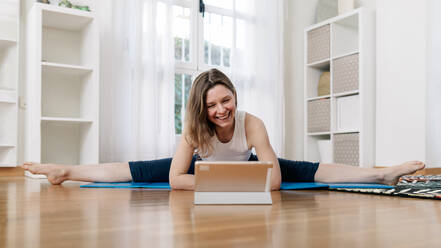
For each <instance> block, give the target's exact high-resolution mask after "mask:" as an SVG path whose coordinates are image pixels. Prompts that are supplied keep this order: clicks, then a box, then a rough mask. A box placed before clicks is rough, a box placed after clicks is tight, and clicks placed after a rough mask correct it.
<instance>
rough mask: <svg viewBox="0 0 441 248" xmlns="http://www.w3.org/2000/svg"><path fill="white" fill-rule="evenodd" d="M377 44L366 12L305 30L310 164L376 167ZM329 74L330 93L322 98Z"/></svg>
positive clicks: (372, 21) (306, 139)
mask: <svg viewBox="0 0 441 248" xmlns="http://www.w3.org/2000/svg"><path fill="white" fill-rule="evenodd" d="M375 40H376V39H375V15H374V14H373V13H371V12H370V11H368V10H366V9H363V8H359V9H356V10H354V11H352V12H349V13H346V14H344V15H340V16H337V17H334V18H331V19H329V20H327V21H324V22H321V23H318V24H316V25H313V26H310V27H307V28H305V53H304V54H305V67H304V70H305V72H304V75H305V82H304V83H305V93H304V96H305V110H304V114H305V118H304V119H305V125H304V128H305V131H304V133H305V137H304V145H305V146H304V147H305V149H304V151H305V153H304V156H305V160H309V161H320V162H334V163H345V164H351V165H356V166H361V167H373V166H374V161H375V152H374V151H375V150H374V145H375V143H374V141H375V140H374V137H375ZM325 71H329V72H330V75H331V76H330V94H329V95H324V96H319V95H318V89H317V88H318V82H319V78H320V76H321V75H322V73H323V72H325ZM321 141H324V143H327V144H328V145H324V146H322V147H321V148H319V146H321V145H319V144H320V143H321V144H323V143H322V142H321ZM324 148H325V149H324ZM326 148H327V149H326ZM320 151H321V152H320ZM326 154H328V155H329V154H330V155H331V156H326Z"/></svg>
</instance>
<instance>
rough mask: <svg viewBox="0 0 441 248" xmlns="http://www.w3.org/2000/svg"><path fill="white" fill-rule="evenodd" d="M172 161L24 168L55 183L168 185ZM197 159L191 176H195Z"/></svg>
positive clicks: (29, 165)
mask: <svg viewBox="0 0 441 248" xmlns="http://www.w3.org/2000/svg"><path fill="white" fill-rule="evenodd" d="M171 161H172V158H164V159H156V160H150V161H136V162H128V163H106V164H96V165H58V164H38V163H27V162H26V163H24V164H23V165H22V167H23V168H24V169H25V170H28V171H30V172H31V173H33V174H42V175H46V176H47V179H48V180H49V182H50V183H52V184H60V183H62V182H64V181H66V180H72V181H84V182H128V181H134V182H168V176H169V171H170V166H171ZM195 161H196V156H194V157H193V159H192V161H191V164H190V167H189V169H188V173H189V174H194V163H195Z"/></svg>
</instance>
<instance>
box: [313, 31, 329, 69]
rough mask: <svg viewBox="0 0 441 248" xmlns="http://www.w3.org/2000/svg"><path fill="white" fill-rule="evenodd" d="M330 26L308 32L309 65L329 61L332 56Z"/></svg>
mask: <svg viewBox="0 0 441 248" xmlns="http://www.w3.org/2000/svg"><path fill="white" fill-rule="evenodd" d="M329 51H330V25H329V24H328V25H325V26H323V27H319V28H316V29H313V30H311V31H308V63H314V62H317V61H320V60H324V59H328V58H329V54H330V52H329Z"/></svg>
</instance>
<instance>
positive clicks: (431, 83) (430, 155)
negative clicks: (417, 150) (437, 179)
mask: <svg viewBox="0 0 441 248" xmlns="http://www.w3.org/2000/svg"><path fill="white" fill-rule="evenodd" d="M428 12H429V13H428V15H427V16H428V28H427V31H428V43H427V101H426V106H427V126H426V131H427V133H426V149H427V150H426V163H427V165H428V166H429V167H440V166H441V152H440V151H441V149H440V148H441V1H439V0H429V3H428Z"/></svg>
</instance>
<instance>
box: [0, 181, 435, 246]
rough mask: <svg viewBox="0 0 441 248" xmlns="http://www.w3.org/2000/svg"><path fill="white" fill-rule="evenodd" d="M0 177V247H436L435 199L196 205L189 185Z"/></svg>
mask: <svg viewBox="0 0 441 248" xmlns="http://www.w3.org/2000/svg"><path fill="white" fill-rule="evenodd" d="M80 184H81V183H73V182H68V183H65V184H63V185H62V186H51V185H50V184H48V183H47V181H45V180H35V179H27V178H24V177H10V178H0V247H159V246H161V247H231V246H234V247H294V246H296V247H400V248H401V247H440V246H441V201H434V200H424V199H411V198H400V197H388V196H376V195H362V194H352V193H342V192H331V191H326V190H301V191H282V192H273V195H272V197H273V201H274V204H273V205H272V206H194V205H193V204H192V201H193V193H192V192H188V191H151V190H131V189H86V188H84V189H83V188H79V185H80Z"/></svg>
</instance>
